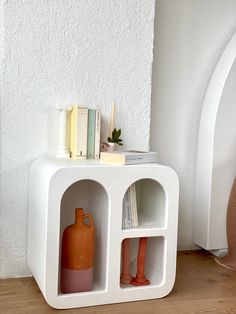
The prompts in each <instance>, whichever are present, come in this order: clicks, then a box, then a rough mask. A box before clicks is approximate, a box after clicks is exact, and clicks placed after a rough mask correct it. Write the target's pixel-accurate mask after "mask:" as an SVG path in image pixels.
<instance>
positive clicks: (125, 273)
mask: <svg viewBox="0 0 236 314" xmlns="http://www.w3.org/2000/svg"><path fill="white" fill-rule="evenodd" d="M132 279H133V277H132V275H131V274H130V239H124V240H123V242H122V273H121V276H120V283H121V284H123V285H129V284H130V283H131V281H132Z"/></svg>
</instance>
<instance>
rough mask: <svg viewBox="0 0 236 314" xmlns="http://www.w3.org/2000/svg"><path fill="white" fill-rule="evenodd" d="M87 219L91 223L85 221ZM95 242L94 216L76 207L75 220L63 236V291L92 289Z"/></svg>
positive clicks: (71, 291)
mask: <svg viewBox="0 0 236 314" xmlns="http://www.w3.org/2000/svg"><path fill="white" fill-rule="evenodd" d="M86 219H88V221H89V224H87V223H85V220H86ZM94 242H95V239H94V221H93V217H92V216H91V215H90V214H84V213H83V209H82V208H76V209H75V222H74V224H73V225H70V226H68V227H66V228H65V230H64V232H63V236H62V249H61V292H63V293H73V292H80V291H89V290H92V286H93V268H94Z"/></svg>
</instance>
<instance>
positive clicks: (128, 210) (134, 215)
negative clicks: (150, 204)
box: [123, 183, 138, 229]
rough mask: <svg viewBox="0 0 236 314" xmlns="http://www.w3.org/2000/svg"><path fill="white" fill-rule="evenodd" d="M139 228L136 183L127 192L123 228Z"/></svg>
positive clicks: (124, 201)
mask: <svg viewBox="0 0 236 314" xmlns="http://www.w3.org/2000/svg"><path fill="white" fill-rule="evenodd" d="M136 227H138V211H137V200H136V189H135V183H133V184H132V185H131V186H130V187H129V188H128V190H127V191H126V193H125V195H124V199H123V228H124V229H126V228H136Z"/></svg>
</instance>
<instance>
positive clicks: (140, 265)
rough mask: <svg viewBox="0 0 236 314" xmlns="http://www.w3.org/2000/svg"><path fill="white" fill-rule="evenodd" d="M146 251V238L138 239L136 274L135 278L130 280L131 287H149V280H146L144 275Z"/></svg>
mask: <svg viewBox="0 0 236 314" xmlns="http://www.w3.org/2000/svg"><path fill="white" fill-rule="evenodd" d="M146 250H147V237H143V238H140V239H139V249H138V260H137V274H136V277H135V278H134V279H132V280H131V284H132V285H133V286H146V285H150V280H148V279H147V278H146V277H145V275H144V270H145V257H146Z"/></svg>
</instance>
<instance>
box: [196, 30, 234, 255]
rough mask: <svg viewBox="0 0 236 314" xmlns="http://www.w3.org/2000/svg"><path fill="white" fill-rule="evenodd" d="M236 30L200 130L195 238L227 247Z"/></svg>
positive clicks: (217, 73)
mask: <svg viewBox="0 0 236 314" xmlns="http://www.w3.org/2000/svg"><path fill="white" fill-rule="evenodd" d="M235 120H236V33H235V34H234V36H233V37H232V38H231V40H230V41H229V43H228V44H227V46H226V48H225V50H224V52H223V54H222V55H221V57H220V59H219V61H218V63H217V66H216V68H215V70H214V73H213V75H212V78H211V80H210V83H209V86H208V89H207V92H206V95H205V98H204V102H203V106H202V111H201V119H200V125H199V134H198V147H197V159H196V181H195V198H194V220H193V241H194V243H196V244H197V245H199V246H201V247H203V248H205V249H208V250H222V249H225V248H227V239H226V213H227V205H228V199H229V194H230V191H231V187H232V184H233V181H234V178H235V175H236V121H235Z"/></svg>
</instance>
